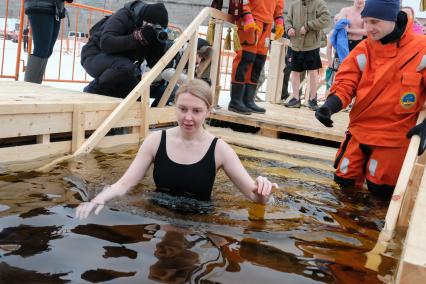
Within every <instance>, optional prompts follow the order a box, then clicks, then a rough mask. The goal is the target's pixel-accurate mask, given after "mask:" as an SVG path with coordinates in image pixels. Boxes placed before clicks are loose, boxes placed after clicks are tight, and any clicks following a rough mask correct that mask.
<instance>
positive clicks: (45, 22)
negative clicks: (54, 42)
mask: <svg viewBox="0 0 426 284" xmlns="http://www.w3.org/2000/svg"><path fill="white" fill-rule="evenodd" d="M28 18H29V21H30V25H31V30H32V36H33V42H34V48H33V53H32V54H33V55H34V56H37V57H40V58H48V57H49V52H50V44H51V37H52V34H53V33H54V30H55V25H54V21H56V20H55V17H54V16H53V15H46V14H29V15H28Z"/></svg>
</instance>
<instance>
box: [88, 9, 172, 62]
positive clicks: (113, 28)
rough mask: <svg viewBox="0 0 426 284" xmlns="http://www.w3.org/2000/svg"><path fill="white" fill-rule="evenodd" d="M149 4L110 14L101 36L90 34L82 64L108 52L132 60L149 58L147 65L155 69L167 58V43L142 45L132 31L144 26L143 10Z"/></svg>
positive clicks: (139, 60)
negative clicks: (91, 57)
mask: <svg viewBox="0 0 426 284" xmlns="http://www.w3.org/2000/svg"><path fill="white" fill-rule="evenodd" d="M145 7H146V4H145V3H144V2H143V1H133V2H129V3H127V4H126V5H125V6H124V7H123V8H121V9H119V10H118V11H117V12H115V13H114V14H113V15H111V16H110V17H109V18H108V20H107V21H106V22H105V24H104V26H103V28H102V31H101V32H100V33H99V35H96V34H94V35H91V36H90V38H89V41H88V43H87V44H86V45H85V46H84V47H83V50H82V53H81V62H82V63H83V62H84V60H85V59H86V58H87V57H89V56H93V55H96V54H98V53H99V52H105V53H108V54H117V55H121V56H125V57H127V58H128V59H130V60H131V61H138V62H140V63H141V62H142V61H143V60H144V59H146V61H147V63H148V66H150V67H153V66H154V65H155V63H157V61H158V60H159V59H160V58H161V57H162V56H163V55H164V53H165V44H164V43H157V44H156V45H155V46H151V45H150V46H142V45H141V43H140V42H139V41H137V40H136V39H135V38H134V37H133V30H134V29H135V28H137V27H140V26H141V23H142V21H143V19H142V18H141V17H140V15H143V10H144V9H145Z"/></svg>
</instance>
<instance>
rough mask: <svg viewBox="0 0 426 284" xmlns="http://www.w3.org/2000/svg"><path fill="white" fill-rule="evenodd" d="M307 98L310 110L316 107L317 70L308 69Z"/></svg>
mask: <svg viewBox="0 0 426 284" xmlns="http://www.w3.org/2000/svg"><path fill="white" fill-rule="evenodd" d="M308 76H309V100H308V107H309V108H310V109H312V110H317V109H318V104H317V88H318V70H309V71H308Z"/></svg>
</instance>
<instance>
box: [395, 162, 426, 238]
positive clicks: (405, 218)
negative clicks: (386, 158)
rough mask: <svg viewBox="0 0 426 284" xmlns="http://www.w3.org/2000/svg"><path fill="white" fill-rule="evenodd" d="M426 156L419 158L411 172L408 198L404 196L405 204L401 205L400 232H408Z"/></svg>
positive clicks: (398, 223) (407, 191)
mask: <svg viewBox="0 0 426 284" xmlns="http://www.w3.org/2000/svg"><path fill="white" fill-rule="evenodd" d="M425 160H426V155H423V156H421V157H419V158H418V162H417V163H416V164H415V165H414V169H413V171H412V172H411V175H410V179H409V181H408V186H407V189H406V196H404V200H403V203H402V205H401V211H400V213H399V217H398V222H397V224H396V227H397V228H398V231H400V232H406V231H407V228H408V226H409V220H410V217H411V213H412V212H413V208H414V204H415V201H416V198H417V194H418V191H419V186H420V182H421V180H422V177H423V171H424V169H425Z"/></svg>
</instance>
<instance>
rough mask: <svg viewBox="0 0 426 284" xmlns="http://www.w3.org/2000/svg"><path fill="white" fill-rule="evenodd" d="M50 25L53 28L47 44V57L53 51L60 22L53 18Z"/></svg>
mask: <svg viewBox="0 0 426 284" xmlns="http://www.w3.org/2000/svg"><path fill="white" fill-rule="evenodd" d="M51 25H52V27H53V28H52V30H51V33H50V37H49V44H48V47H49V49H48V51H47V52H48V53H47V54H48V56H47V57H50V55H52V53H53V48H54V47H55V43H56V39H57V38H58V35H59V30H60V29H61V22H60V21H57V20H56V19H55V18H53V20H52V24H51Z"/></svg>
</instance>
